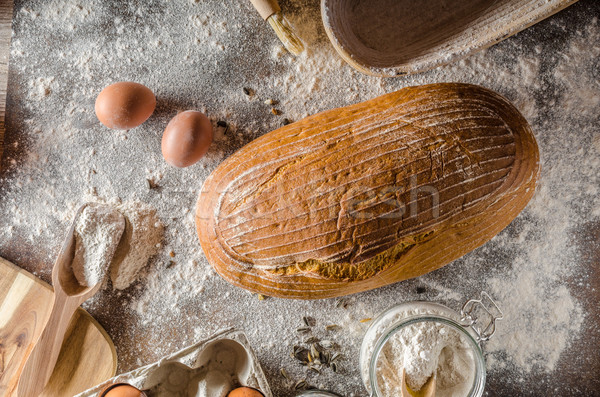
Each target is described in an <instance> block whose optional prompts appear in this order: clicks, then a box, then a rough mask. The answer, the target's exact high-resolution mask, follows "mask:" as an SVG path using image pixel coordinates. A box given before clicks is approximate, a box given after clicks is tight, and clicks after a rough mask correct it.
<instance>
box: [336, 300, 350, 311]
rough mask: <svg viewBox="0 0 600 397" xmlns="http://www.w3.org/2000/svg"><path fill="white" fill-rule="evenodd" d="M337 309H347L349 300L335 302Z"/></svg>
mask: <svg viewBox="0 0 600 397" xmlns="http://www.w3.org/2000/svg"><path fill="white" fill-rule="evenodd" d="M335 307H341V308H342V309H345V308H347V307H348V299H346V298H339V299H338V300H337V301H336V302H335Z"/></svg>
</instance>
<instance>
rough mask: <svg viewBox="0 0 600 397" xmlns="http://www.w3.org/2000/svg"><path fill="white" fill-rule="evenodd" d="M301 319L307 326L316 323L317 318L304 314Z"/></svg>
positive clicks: (312, 325)
mask: <svg viewBox="0 0 600 397" xmlns="http://www.w3.org/2000/svg"><path fill="white" fill-rule="evenodd" d="M302 321H304V324H306V326H307V327H314V326H315V325H317V320H315V319H314V318H313V317H308V316H304V317H302Z"/></svg>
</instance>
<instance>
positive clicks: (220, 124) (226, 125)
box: [217, 120, 229, 135]
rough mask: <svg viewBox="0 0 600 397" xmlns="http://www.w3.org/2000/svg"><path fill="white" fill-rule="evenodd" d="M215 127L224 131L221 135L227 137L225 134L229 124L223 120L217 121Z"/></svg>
mask: <svg viewBox="0 0 600 397" xmlns="http://www.w3.org/2000/svg"><path fill="white" fill-rule="evenodd" d="M217 127H221V128H224V129H225V131H223V135H227V133H228V132H229V124H227V122H226V121H223V120H219V121H217Z"/></svg>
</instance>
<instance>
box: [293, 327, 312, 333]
mask: <svg viewBox="0 0 600 397" xmlns="http://www.w3.org/2000/svg"><path fill="white" fill-rule="evenodd" d="M296 332H299V333H305V332H310V328H309V327H300V328H298V329H296Z"/></svg>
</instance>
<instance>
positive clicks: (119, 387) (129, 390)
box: [99, 383, 146, 397]
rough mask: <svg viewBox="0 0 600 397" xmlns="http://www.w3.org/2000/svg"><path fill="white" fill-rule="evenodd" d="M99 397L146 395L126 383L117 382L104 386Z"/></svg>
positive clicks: (141, 396) (144, 396) (143, 396)
mask: <svg viewBox="0 0 600 397" xmlns="http://www.w3.org/2000/svg"><path fill="white" fill-rule="evenodd" d="M99 397H146V394H145V393H143V392H142V391H140V390H139V389H137V388H135V387H133V386H131V385H128V384H127V383H118V384H114V385H110V386H108V387H106V388H105V389H104V390H103V391H102V392H100V395H99Z"/></svg>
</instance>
